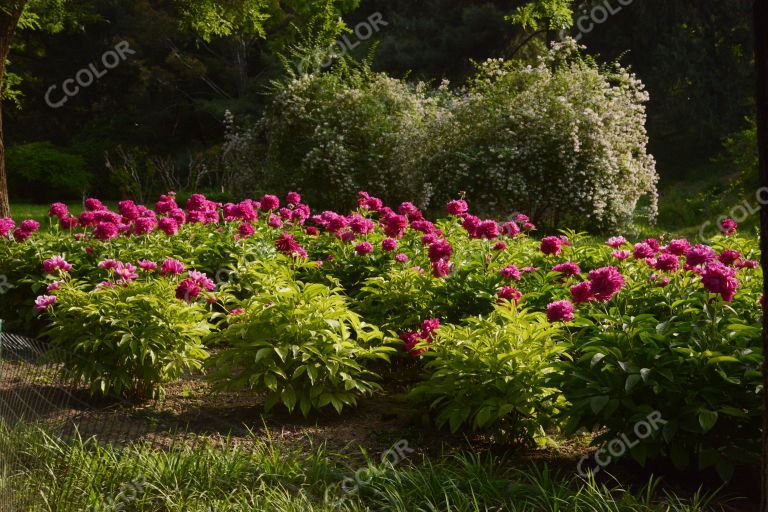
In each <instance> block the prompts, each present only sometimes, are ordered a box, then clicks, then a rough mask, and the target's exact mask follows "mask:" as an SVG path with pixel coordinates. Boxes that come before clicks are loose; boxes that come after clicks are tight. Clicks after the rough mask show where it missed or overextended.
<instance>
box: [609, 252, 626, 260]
mask: <svg viewBox="0 0 768 512" xmlns="http://www.w3.org/2000/svg"><path fill="white" fill-rule="evenodd" d="M611 256H613V257H614V258H616V259H617V260H625V259H627V258H629V251H613V252H612V253H611Z"/></svg>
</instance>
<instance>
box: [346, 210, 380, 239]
mask: <svg viewBox="0 0 768 512" xmlns="http://www.w3.org/2000/svg"><path fill="white" fill-rule="evenodd" d="M348 220H349V222H348V225H349V228H350V229H351V230H352V231H353V232H354V233H357V234H358V235H367V234H368V233H372V232H373V230H374V229H376V226H375V224H374V223H373V221H372V220H370V219H366V218H365V217H363V216H362V215H360V214H359V213H355V214H353V215H352V216H351V217H349V219H348Z"/></svg>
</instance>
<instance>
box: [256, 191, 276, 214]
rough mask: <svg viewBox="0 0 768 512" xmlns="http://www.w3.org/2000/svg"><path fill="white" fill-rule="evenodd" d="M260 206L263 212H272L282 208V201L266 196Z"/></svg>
mask: <svg viewBox="0 0 768 512" xmlns="http://www.w3.org/2000/svg"><path fill="white" fill-rule="evenodd" d="M259 204H260V205H261V210H262V211H265V212H271V211H275V210H277V209H278V208H280V199H279V198H278V197H277V196H273V195H269V194H266V195H265V196H264V197H262V198H261V200H260V201H259Z"/></svg>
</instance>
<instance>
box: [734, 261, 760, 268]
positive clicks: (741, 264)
mask: <svg viewBox="0 0 768 512" xmlns="http://www.w3.org/2000/svg"><path fill="white" fill-rule="evenodd" d="M734 266H735V267H736V268H758V267H759V266H760V262H759V261H755V260H743V259H739V260H737V261H736V262H735V263H734Z"/></svg>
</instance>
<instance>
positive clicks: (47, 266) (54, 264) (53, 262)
mask: <svg viewBox="0 0 768 512" xmlns="http://www.w3.org/2000/svg"><path fill="white" fill-rule="evenodd" d="M71 268H72V265H70V264H69V263H67V262H66V260H65V259H64V258H62V257H61V256H54V257H53V258H48V259H47V260H45V261H44V262H43V271H44V272H45V273H46V274H53V273H54V272H55V271H56V270H59V269H61V270H63V271H64V272H69V271H70V269H71Z"/></svg>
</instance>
